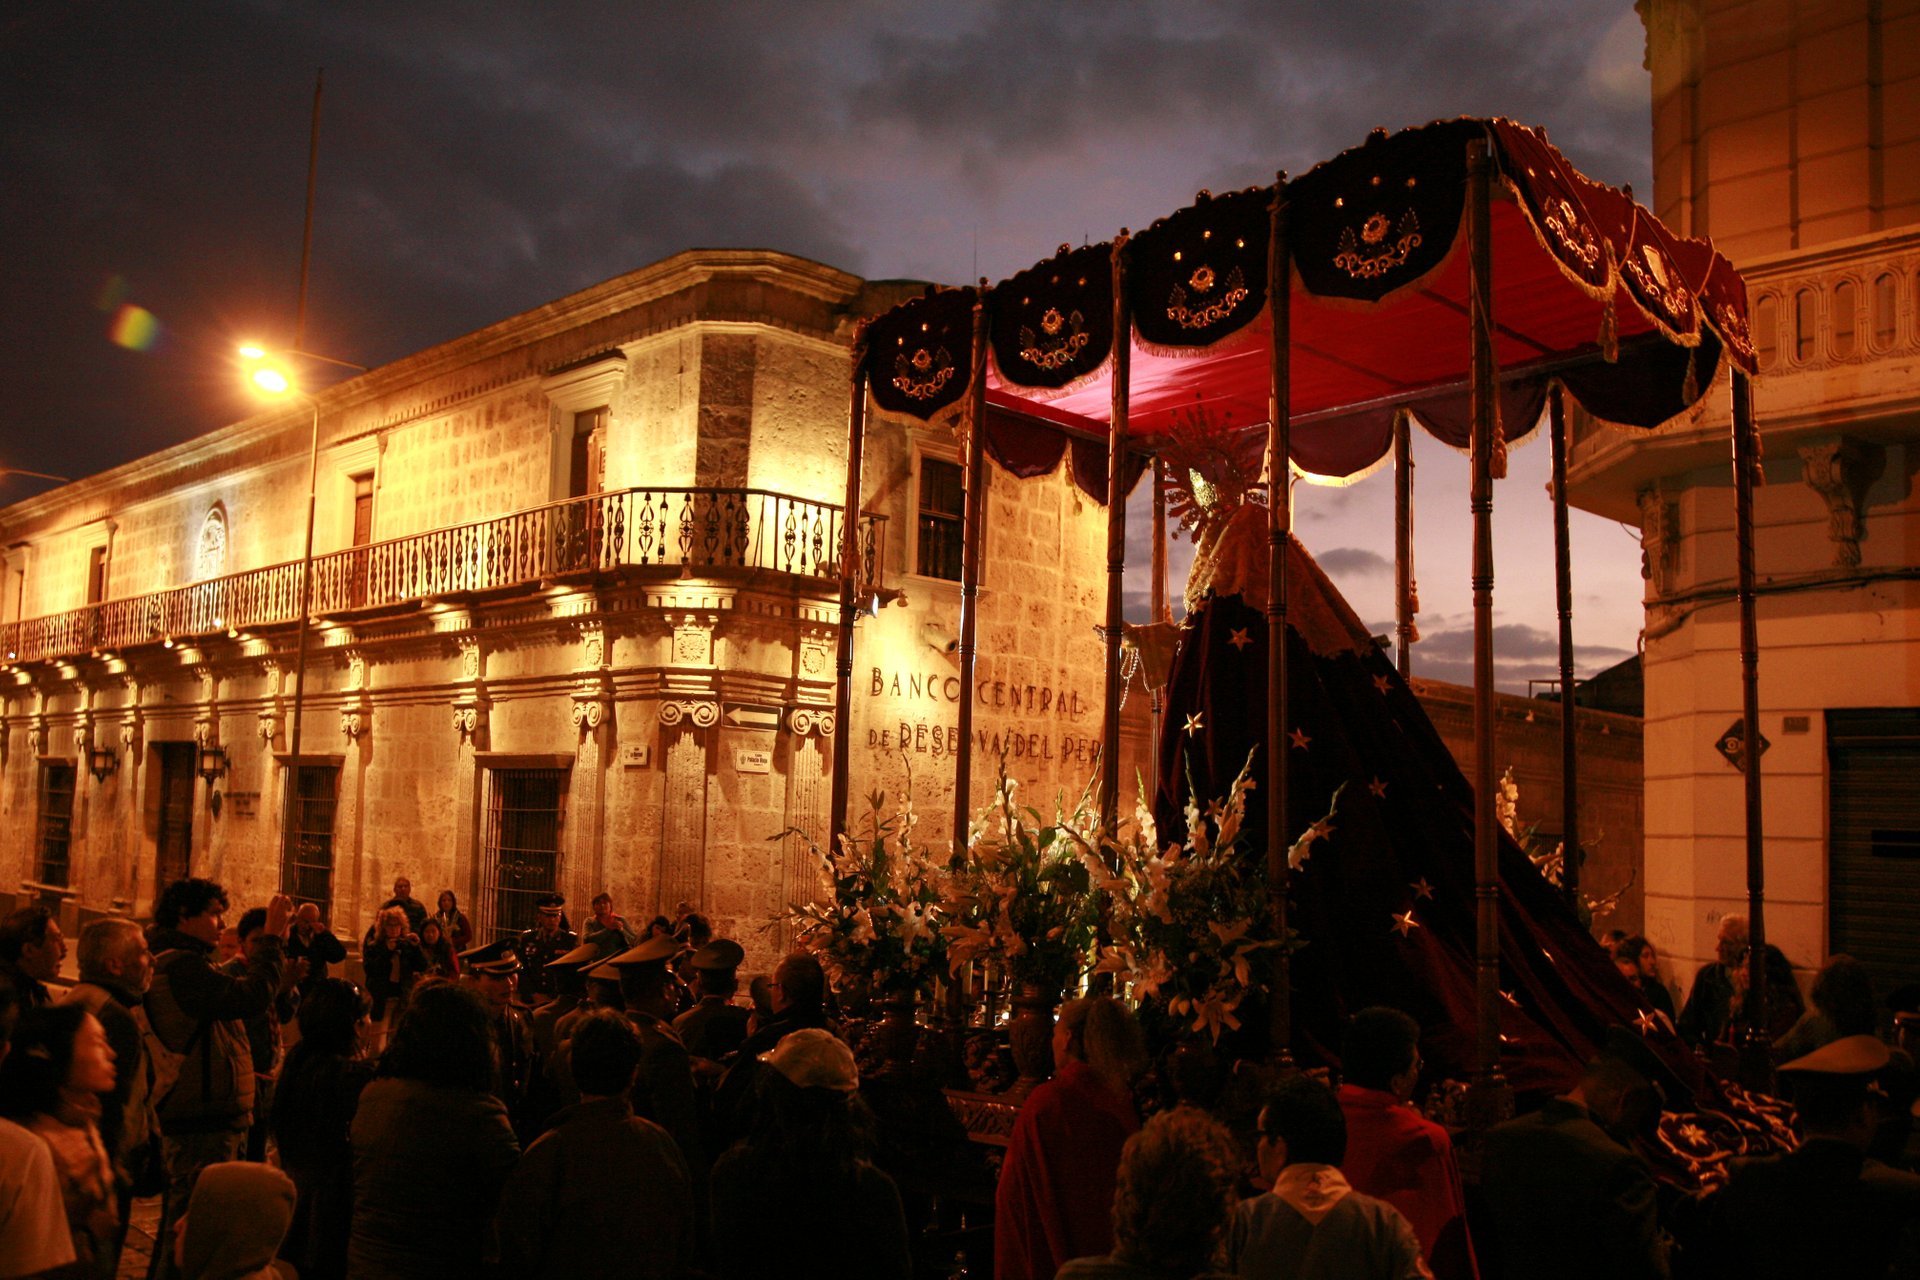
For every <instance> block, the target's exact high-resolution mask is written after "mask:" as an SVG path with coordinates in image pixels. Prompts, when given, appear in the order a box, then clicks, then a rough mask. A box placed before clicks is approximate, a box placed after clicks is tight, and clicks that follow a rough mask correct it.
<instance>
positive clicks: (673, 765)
mask: <svg viewBox="0 0 1920 1280" xmlns="http://www.w3.org/2000/svg"><path fill="white" fill-rule="evenodd" d="M719 722H720V704H719V703H717V702H713V701H711V700H704V699H702V700H696V699H677V700H673V701H662V702H661V703H660V749H661V751H662V752H663V753H664V754H665V755H666V787H667V790H666V797H665V800H664V803H662V805H661V807H660V809H661V819H660V866H659V870H658V871H657V872H656V873H655V875H654V909H655V910H656V911H662V912H665V913H667V914H669V915H671V914H672V912H673V907H674V904H675V903H679V902H692V903H698V902H699V901H700V899H701V894H702V892H703V891H704V889H705V887H706V862H707V774H708V772H709V771H710V770H709V766H708V762H707V757H708V756H709V754H710V753H711V750H712V746H713V736H714V726H715V725H717V724H718V723H719Z"/></svg>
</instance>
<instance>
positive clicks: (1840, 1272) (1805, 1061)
mask: <svg viewBox="0 0 1920 1280" xmlns="http://www.w3.org/2000/svg"><path fill="white" fill-rule="evenodd" d="M1892 1059H1893V1054H1892V1051H1891V1050H1889V1049H1888V1048H1887V1046H1886V1045H1885V1044H1884V1043H1882V1042H1881V1040H1880V1039H1879V1037H1877V1036H1872V1035H1853V1036H1843V1037H1841V1038H1840V1039H1838V1040H1835V1041H1833V1042H1832V1043H1830V1044H1827V1045H1825V1046H1823V1047H1821V1048H1819V1049H1815V1050H1814V1051H1813V1052H1812V1053H1809V1054H1807V1055H1806V1056H1805V1057H1802V1058H1796V1059H1794V1060H1793V1061H1791V1062H1787V1063H1783V1064H1782V1065H1781V1067H1780V1075H1781V1078H1782V1079H1783V1081H1785V1082H1787V1083H1788V1084H1790V1086H1791V1088H1792V1093H1793V1103H1794V1107H1795V1109H1796V1111H1797V1112H1798V1113H1799V1118H1800V1130H1801V1134H1802V1141H1801V1144H1800V1147H1799V1149H1798V1150H1795V1151H1789V1152H1787V1153H1785V1154H1784V1155H1775V1156H1763V1157H1759V1158H1757V1159H1750V1160H1738V1161H1735V1162H1734V1165H1733V1169H1732V1172H1731V1174H1730V1175H1729V1177H1728V1179H1727V1184H1726V1185H1725V1186H1724V1187H1722V1188H1721V1189H1720V1190H1718V1191H1716V1192H1714V1193H1713V1194H1712V1195H1710V1196H1708V1197H1707V1198H1706V1199H1705V1200H1704V1201H1703V1202H1702V1204H1701V1208H1700V1216H1701V1220H1702V1224H1703V1226H1702V1240H1701V1244H1702V1247H1701V1250H1700V1252H1701V1256H1702V1259H1703V1260H1704V1261H1705V1262H1706V1263H1707V1267H1708V1269H1707V1271H1706V1274H1708V1275H1711V1276H1721V1275H1725V1276H1729V1277H1731V1276H1739V1277H1741V1278H1742V1280H1771V1278H1772V1277H1776V1276H1778V1277H1788V1276H1792V1277H1801V1276H1861V1277H1876V1278H1877V1277H1882V1276H1912V1275H1917V1274H1920V1234H1917V1233H1920V1176H1916V1175H1914V1174H1911V1173H1905V1172H1902V1171H1900V1170H1897V1169H1890V1168H1888V1167H1887V1166H1886V1165H1884V1164H1882V1163H1880V1162H1879V1161H1878V1160H1874V1159H1870V1158H1869V1157H1868V1156H1867V1154H1866V1152H1867V1144H1868V1143H1869V1142H1871V1141H1872V1139H1873V1135H1874V1130H1875V1128H1876V1127H1877V1125H1878V1123H1879V1118H1880V1117H1879V1098H1880V1094H1879V1092H1878V1089H1877V1088H1876V1084H1877V1077H1878V1076H1879V1075H1880V1074H1881V1073H1882V1072H1884V1071H1885V1070H1886V1069H1887V1067H1888V1065H1889V1064H1890V1063H1891V1062H1892Z"/></svg>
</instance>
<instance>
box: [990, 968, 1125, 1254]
mask: <svg viewBox="0 0 1920 1280" xmlns="http://www.w3.org/2000/svg"><path fill="white" fill-rule="evenodd" d="M1146 1056H1147V1055H1146V1043H1145V1039H1144V1037H1143V1036H1142V1035H1141V1033H1140V1026H1139V1024H1138V1023H1136V1022H1135V1021H1134V1020H1133V1015H1132V1014H1131V1013H1129V1012H1128V1011H1127V1008H1126V1006H1125V1005H1123V1004H1121V1003H1120V1002H1119V1001H1118V1000H1115V999H1113V998H1112V997H1110V996H1088V997H1086V998H1084V999H1081V1000H1074V1001H1070V1002H1069V1003H1068V1004H1066V1005H1065V1006H1063V1007H1062V1008H1061V1010H1060V1018H1059V1021H1058V1022H1056V1023H1055V1024H1054V1031H1053V1061H1054V1068H1055V1071H1054V1077H1053V1079H1051V1080H1049V1081H1047V1082H1046V1083H1045V1084H1043V1085H1040V1086H1039V1087H1038V1088H1036V1089H1035V1090H1034V1091H1033V1093H1032V1094H1031V1096H1029V1097H1028V1099H1027V1102H1026V1105H1025V1106H1023V1107H1022V1108H1021V1109H1020V1116H1019V1118H1018V1119H1017V1120H1015V1121H1014V1124H1013V1134H1012V1136H1011V1138H1010V1139H1009V1141H1008V1146H1007V1156H1006V1162H1005V1163H1004V1164H1003V1165H1001V1167H1000V1185H999V1187H998V1189H997V1191H996V1193H995V1196H994V1262H995V1266H994V1274H995V1275H996V1276H998V1277H1000V1280H1051V1278H1052V1276H1053V1274H1054V1273H1055V1272H1056V1271H1058V1270H1059V1269H1060V1267H1061V1265H1062V1264H1064V1263H1065V1262H1067V1261H1068V1260H1069V1259H1072V1258H1082V1257H1089V1256H1101V1255H1105V1254H1107V1253H1110V1252H1111V1251H1112V1249H1113V1216H1112V1210H1113V1191H1114V1179H1115V1176H1116V1173H1117V1171H1118V1169H1119V1167H1120V1151H1121V1148H1122V1147H1124V1146H1125V1145H1126V1141H1127V1139H1128V1138H1129V1137H1131V1136H1132V1135H1133V1133H1134V1131H1135V1130H1137V1129H1138V1128H1139V1127H1140V1121H1139V1117H1138V1116H1137V1115H1136V1113H1135V1112H1134V1107H1133V1092H1132V1089H1133V1081H1134V1078H1135V1077H1136V1076H1138V1075H1139V1073H1140V1071H1141V1069H1142V1068H1144V1067H1145V1065H1146Z"/></svg>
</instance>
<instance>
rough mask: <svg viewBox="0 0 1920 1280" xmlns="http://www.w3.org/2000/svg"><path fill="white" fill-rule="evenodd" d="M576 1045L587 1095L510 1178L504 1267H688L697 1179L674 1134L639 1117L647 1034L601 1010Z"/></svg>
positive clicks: (511, 1270)
mask: <svg viewBox="0 0 1920 1280" xmlns="http://www.w3.org/2000/svg"><path fill="white" fill-rule="evenodd" d="M570 1048H571V1051H572V1054H571V1067H570V1071H571V1076H572V1082H573V1083H574V1085H575V1086H576V1087H577V1090H578V1093H579V1097H580V1101H579V1103H578V1104H576V1105H574V1106H571V1107H568V1108H567V1109H566V1110H564V1111H562V1112H560V1113H559V1114H557V1115H556V1116H554V1118H553V1126H552V1128H550V1129H548V1130H547V1132H546V1133H545V1134H544V1135H542V1136H541V1137H540V1139H539V1140H538V1141H536V1142H535V1143H534V1144H533V1145H532V1146H530V1147H528V1148H527V1151H526V1154H525V1155H523V1156H521V1158H520V1163H519V1165H518V1166H517V1167H516V1168H515V1169H514V1171H513V1177H512V1178H511V1179H509V1181H508V1183H507V1189H506V1192H505V1194H504V1195H503V1196H502V1197H501V1206H502V1210H503V1211H502V1212H501V1213H500V1214H499V1215H498V1219H497V1227H498V1231H499V1236H500V1267H499V1274H501V1275H508V1276H514V1277H520V1278H524V1280H571V1278H572V1277H575V1276H602V1275H619V1276H630V1277H637V1278H641V1280H669V1278H677V1277H681V1276H684V1275H686V1274H687V1272H688V1268H689V1267H690V1266H691V1264H692V1261H693V1257H692V1255H693V1247H694V1234H693V1225H694V1221H695V1217H694V1199H693V1179H692V1176H691V1175H690V1174H689V1173H688V1171H687V1162H686V1161H685V1159H683V1158H682V1157H681V1154H680V1150H679V1148H678V1147H676V1146H675V1145H674V1141H673V1138H672V1137H671V1136H670V1135H669V1134H668V1133H667V1131H666V1130H664V1129H662V1128H661V1127H660V1126H659V1125H657V1124H654V1123H653V1122H652V1121H650V1120H643V1119H641V1118H640V1117H639V1116H636V1115H634V1114H633V1106H632V1103H631V1102H630V1101H629V1098H628V1094H629V1092H630V1091H631V1089H632V1087H633V1083H634V1077H635V1076H636V1075H637V1074H638V1071H639V1067H640V1054H641V1048H640V1038H639V1036H638V1035H636V1034H635V1033H634V1030H633V1028H632V1026H631V1025H630V1024H629V1023H628V1022H627V1021H626V1019H624V1018H622V1017H621V1016H620V1015H619V1014H617V1013H615V1012H613V1011H612V1010H595V1011H592V1012H589V1013H587V1014H585V1015H583V1016H582V1017H581V1018H580V1020H579V1021H578V1023H577V1024H576V1026H575V1032H574V1037H573V1040H572V1041H571V1043H570ZM507 1206H511V1207H512V1212H511V1213H508V1212H505V1210H506V1208H507Z"/></svg>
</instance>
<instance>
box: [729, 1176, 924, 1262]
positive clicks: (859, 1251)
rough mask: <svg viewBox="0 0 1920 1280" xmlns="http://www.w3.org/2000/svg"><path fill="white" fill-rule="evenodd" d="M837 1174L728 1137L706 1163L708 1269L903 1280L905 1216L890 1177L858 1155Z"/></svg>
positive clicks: (907, 1258) (906, 1256)
mask: <svg viewBox="0 0 1920 1280" xmlns="http://www.w3.org/2000/svg"><path fill="white" fill-rule="evenodd" d="M840 1182H841V1180H840V1179H835V1178H828V1177H826V1176H825V1174H824V1173H823V1172H822V1171H817V1170H808V1171H805V1172H804V1173H796V1171H794V1170H791V1169H787V1168H784V1167H782V1166H781V1165H780V1164H779V1163H778V1162H776V1161H775V1160H773V1159H772V1158H771V1157H770V1156H768V1155H767V1154H766V1153H765V1152H761V1151H757V1150H755V1149H754V1148H753V1147H752V1146H750V1145H748V1144H746V1143H739V1144H737V1145H735V1147H734V1148H733V1150H731V1151H729V1152H727V1154H726V1155H724V1156H721V1157H720V1159H719V1161H718V1163H716V1164H715V1165H714V1166H713V1227H712V1232H713V1251H714V1271H715V1272H716V1273H717V1274H718V1275H719V1276H720V1277H721V1280H765V1277H768V1276H779V1277H782V1280H908V1277H909V1276H911V1275H912V1274H913V1259H912V1254H911V1252H910V1250H909V1246H908V1243H907V1217H906V1212H905V1210H903V1209H902V1208H901V1206H900V1192H899V1190H898V1189H897V1188H895V1186H894V1185H893V1179H892V1178H889V1177H888V1176H887V1175H886V1174H884V1173H882V1172H881V1171H880V1170H878V1169H876V1168H874V1167H873V1166H872V1165H870V1164H868V1163H867V1162H866V1161H864V1160H862V1161H860V1162H859V1163H858V1164H857V1165H855V1166H854V1169H853V1176H852V1179H851V1183H850V1185H840ZM810 1241H833V1242H836V1243H842V1242H843V1243H845V1245H846V1247H842V1248H822V1247H816V1246H813V1245H811V1244H809V1243H808V1242H810Z"/></svg>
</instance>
